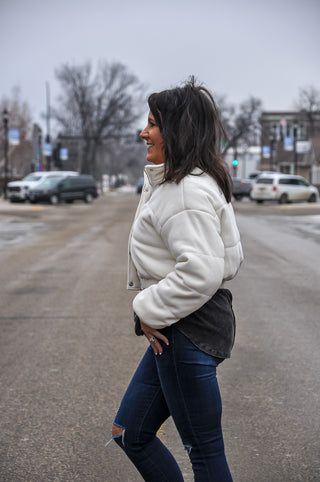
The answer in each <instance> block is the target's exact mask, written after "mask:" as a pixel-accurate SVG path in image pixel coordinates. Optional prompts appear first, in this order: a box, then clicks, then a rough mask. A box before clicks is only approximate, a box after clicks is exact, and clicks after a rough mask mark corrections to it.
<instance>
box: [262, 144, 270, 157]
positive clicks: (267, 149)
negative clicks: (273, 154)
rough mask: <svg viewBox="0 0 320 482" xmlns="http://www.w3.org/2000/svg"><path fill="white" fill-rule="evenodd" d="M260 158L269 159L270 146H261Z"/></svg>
mask: <svg viewBox="0 0 320 482" xmlns="http://www.w3.org/2000/svg"><path fill="white" fill-rule="evenodd" d="M262 157H264V158H265V159H270V146H262Z"/></svg>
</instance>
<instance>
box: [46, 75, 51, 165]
mask: <svg viewBox="0 0 320 482" xmlns="http://www.w3.org/2000/svg"><path fill="white" fill-rule="evenodd" d="M46 104H47V114H46V120H47V135H46V143H47V144H50V117H51V111H50V85H49V82H46ZM50 168H51V154H49V155H46V170H47V171H50Z"/></svg>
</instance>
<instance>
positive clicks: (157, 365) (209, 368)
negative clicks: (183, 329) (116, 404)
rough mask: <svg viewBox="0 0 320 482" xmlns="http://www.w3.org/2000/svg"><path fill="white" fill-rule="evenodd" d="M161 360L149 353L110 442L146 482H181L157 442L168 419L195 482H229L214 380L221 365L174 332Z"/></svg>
mask: <svg viewBox="0 0 320 482" xmlns="http://www.w3.org/2000/svg"><path fill="white" fill-rule="evenodd" d="M161 331H162V333H163V334H164V335H165V336H166V337H167V338H168V340H169V346H166V345H165V344H163V354H162V355H154V352H153V350H152V348H151V347H149V348H148V349H147V351H146V353H145V355H144V357H143V359H142V361H141V362H140V364H139V366H138V368H137V370H136V372H135V374H134V376H133V378H132V380H131V382H130V384H129V387H128V389H127V391H126V393H125V395H124V397H123V399H122V402H121V404H120V408H119V410H118V413H117V415H116V418H115V420H114V424H115V425H117V426H118V427H120V428H122V429H123V432H122V434H121V435H119V436H117V437H114V440H115V441H116V442H117V444H118V445H119V446H120V447H121V448H122V449H123V450H124V451H125V453H126V454H127V456H128V457H129V458H130V460H131V461H132V462H133V463H134V465H135V466H136V468H137V469H138V470H139V472H140V474H141V475H142V477H143V479H144V480H145V481H147V482H166V481H168V482H169V481H170V482H180V481H183V477H182V473H181V471H180V469H179V467H178V465H177V463H176V461H175V459H174V458H173V456H172V455H171V453H170V452H169V451H168V449H167V448H166V447H165V446H164V445H163V443H162V442H161V441H160V440H159V438H158V437H157V436H156V434H157V431H158V429H159V428H160V426H161V425H162V424H163V422H164V421H165V420H166V419H167V418H168V417H169V416H170V415H171V416H172V418H173V420H174V423H175V425H176V427H177V429H178V431H179V434H180V437H181V439H182V442H183V444H184V447H185V448H186V450H187V451H188V454H189V457H190V460H191V463H192V468H193V471H194V476H195V479H194V480H195V481H196V482H204V481H207V482H208V481H210V482H232V477H231V474H230V471H229V468H228V464H227V461H226V457H225V453H224V444H223V437H222V430H221V398H220V391H219V387H218V382H217V378H216V367H217V365H218V363H219V359H217V358H214V357H212V356H210V355H207V354H206V353H203V352H202V351H200V350H199V349H198V348H196V347H195V346H194V345H193V344H192V343H191V342H190V341H189V340H188V338H186V337H185V336H184V335H183V334H182V333H180V332H179V331H178V330H177V329H176V328H175V327H174V326H171V327H168V328H165V329H163V330H161Z"/></svg>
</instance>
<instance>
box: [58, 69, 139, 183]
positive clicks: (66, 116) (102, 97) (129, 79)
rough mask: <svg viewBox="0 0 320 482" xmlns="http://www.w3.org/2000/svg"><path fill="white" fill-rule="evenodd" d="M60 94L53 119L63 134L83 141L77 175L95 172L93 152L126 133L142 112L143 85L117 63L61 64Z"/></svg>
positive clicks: (95, 155)
mask: <svg viewBox="0 0 320 482" xmlns="http://www.w3.org/2000/svg"><path fill="white" fill-rule="evenodd" d="M56 76H57V78H58V80H59V82H60V85H61V89H62V93H61V96H60V98H59V105H58V107H57V108H55V109H54V116H55V118H56V119H57V121H58V122H59V124H60V125H61V126H62V128H63V135H69V136H79V137H82V138H83V152H82V162H81V172H83V173H92V174H95V173H96V157H97V151H98V150H99V149H101V146H102V144H104V143H105V142H106V141H107V140H110V139H115V138H121V136H123V135H124V134H127V133H128V131H129V129H130V128H131V127H132V126H133V124H134V122H136V121H137V120H138V118H139V117H140V115H141V113H142V110H141V106H142V92H143V89H144V87H143V85H142V84H140V83H139V81H138V79H137V77H135V76H134V75H133V74H131V73H129V72H128V70H127V68H126V67H125V66H124V65H122V64H120V63H108V62H107V61H101V62H100V63H99V64H98V66H97V69H96V72H95V73H93V69H92V65H91V63H90V62H86V63H84V64H82V65H78V66H75V65H72V66H71V65H69V64H64V65H62V66H61V67H60V68H58V69H57V70H56Z"/></svg>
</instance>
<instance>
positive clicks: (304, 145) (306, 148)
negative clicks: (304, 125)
mask: <svg viewBox="0 0 320 482" xmlns="http://www.w3.org/2000/svg"><path fill="white" fill-rule="evenodd" d="M310 149H311V142H310V141H297V143H296V150H297V152H298V153H299V154H300V153H305V152H310Z"/></svg>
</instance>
